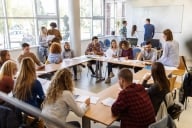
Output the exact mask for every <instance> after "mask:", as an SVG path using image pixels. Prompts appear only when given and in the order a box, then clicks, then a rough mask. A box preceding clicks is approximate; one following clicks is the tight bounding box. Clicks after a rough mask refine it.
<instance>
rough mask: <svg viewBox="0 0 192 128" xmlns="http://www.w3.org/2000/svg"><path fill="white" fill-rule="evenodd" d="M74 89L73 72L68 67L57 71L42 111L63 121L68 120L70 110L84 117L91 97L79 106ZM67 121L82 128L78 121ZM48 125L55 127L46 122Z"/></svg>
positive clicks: (48, 127) (50, 127) (77, 127)
mask: <svg viewBox="0 0 192 128" xmlns="http://www.w3.org/2000/svg"><path fill="white" fill-rule="evenodd" d="M73 89H74V86H73V82H72V74H71V72H70V71H69V70H68V69H66V68H64V69H61V70H59V71H57V72H56V73H55V75H54V76H53V78H52V80H51V83H50V86H49V88H48V91H47V95H46V99H45V101H44V104H43V109H42V113H43V114H45V115H47V116H52V117H55V118H57V119H59V120H61V121H62V122H66V118H67V116H68V114H69V112H70V111H73V112H74V113H75V114H76V115H78V116H80V117H82V116H83V115H84V113H85V112H86V111H87V109H88V106H89V104H90V99H87V100H86V101H85V103H82V104H81V105H80V106H78V104H77V103H76V102H75V99H74V96H73V93H72V92H73ZM67 123H68V124H71V125H73V126H75V128H80V124H79V122H77V121H71V122H67ZM46 127H47V128H54V127H55V126H54V125H53V124H50V123H49V122H46Z"/></svg>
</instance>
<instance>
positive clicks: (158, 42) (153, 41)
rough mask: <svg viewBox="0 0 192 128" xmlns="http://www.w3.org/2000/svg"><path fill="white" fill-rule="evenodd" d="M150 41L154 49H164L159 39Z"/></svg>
mask: <svg viewBox="0 0 192 128" xmlns="http://www.w3.org/2000/svg"><path fill="white" fill-rule="evenodd" d="M150 41H151V45H152V48H156V49H157V50H159V49H161V48H162V45H161V43H160V41H159V39H151V40H150Z"/></svg>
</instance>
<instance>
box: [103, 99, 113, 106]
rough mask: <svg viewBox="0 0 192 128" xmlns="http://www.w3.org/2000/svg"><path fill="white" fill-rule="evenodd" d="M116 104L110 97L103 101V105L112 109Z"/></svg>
mask: <svg viewBox="0 0 192 128" xmlns="http://www.w3.org/2000/svg"><path fill="white" fill-rule="evenodd" d="M114 102H115V99H113V98H111V97H108V98H106V99H104V100H102V101H101V103H102V104H104V105H106V106H109V107H111V106H112V105H113V103H114Z"/></svg>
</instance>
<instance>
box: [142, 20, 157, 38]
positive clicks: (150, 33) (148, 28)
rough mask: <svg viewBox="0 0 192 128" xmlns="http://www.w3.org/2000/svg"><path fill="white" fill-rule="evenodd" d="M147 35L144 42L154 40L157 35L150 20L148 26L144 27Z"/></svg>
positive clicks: (147, 22) (147, 21)
mask: <svg viewBox="0 0 192 128" xmlns="http://www.w3.org/2000/svg"><path fill="white" fill-rule="evenodd" d="M144 29H145V33H144V41H149V40H151V39H152V38H153V36H154V34H155V27H154V25H152V24H150V19H149V18H147V19H146V24H145V25H144Z"/></svg>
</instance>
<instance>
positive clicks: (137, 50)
mask: <svg viewBox="0 0 192 128" xmlns="http://www.w3.org/2000/svg"><path fill="white" fill-rule="evenodd" d="M140 52H141V49H140V48H138V47H134V48H133V59H137V56H138V54H139V53H140Z"/></svg>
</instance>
